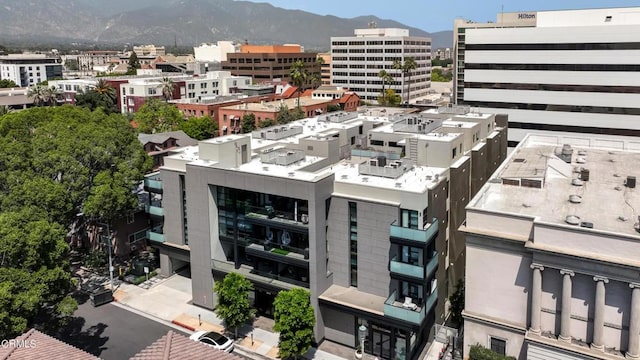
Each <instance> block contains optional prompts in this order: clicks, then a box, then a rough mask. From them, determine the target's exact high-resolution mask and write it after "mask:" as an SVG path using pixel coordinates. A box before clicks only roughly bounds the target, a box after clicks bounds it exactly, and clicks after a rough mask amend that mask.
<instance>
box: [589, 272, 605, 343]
mask: <svg viewBox="0 0 640 360" xmlns="http://www.w3.org/2000/svg"><path fill="white" fill-rule="evenodd" d="M593 281H595V282H596V298H595V302H594V306H595V311H594V314H593V341H592V342H591V347H592V348H594V349H597V350H600V351H603V350H604V343H603V340H604V339H603V334H604V299H605V287H604V285H605V284H607V283H608V282H609V279H607V278H605V277H602V276H594V277H593Z"/></svg>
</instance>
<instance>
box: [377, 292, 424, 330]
mask: <svg viewBox="0 0 640 360" xmlns="http://www.w3.org/2000/svg"><path fill="white" fill-rule="evenodd" d="M396 294H397V292H396V291H394V292H393V294H391V296H389V297H388V298H387V300H386V301H385V302H384V316H389V317H392V318H395V319H399V320H404V321H406V322H410V323H412V324H416V325H420V324H422V322H423V321H424V319H425V315H426V311H425V307H424V306H423V307H421V308H419V307H417V306H416V307H415V309H411V308H408V307H404V306H403V302H402V301H404V299H402V300H401V301H398V299H397V296H396Z"/></svg>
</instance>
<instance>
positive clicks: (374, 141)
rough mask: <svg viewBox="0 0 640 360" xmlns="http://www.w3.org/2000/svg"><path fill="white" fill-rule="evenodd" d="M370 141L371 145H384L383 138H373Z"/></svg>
mask: <svg viewBox="0 0 640 360" xmlns="http://www.w3.org/2000/svg"><path fill="white" fill-rule="evenodd" d="M369 143H370V144H371V146H384V141H382V140H371V141H369Z"/></svg>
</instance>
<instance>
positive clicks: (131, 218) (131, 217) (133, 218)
mask: <svg viewBox="0 0 640 360" xmlns="http://www.w3.org/2000/svg"><path fill="white" fill-rule="evenodd" d="M135 221H136V216H135V214H134V213H132V212H130V213H128V214H127V224H133V223H134V222H135Z"/></svg>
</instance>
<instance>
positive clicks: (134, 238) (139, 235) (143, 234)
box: [129, 229, 147, 245]
mask: <svg viewBox="0 0 640 360" xmlns="http://www.w3.org/2000/svg"><path fill="white" fill-rule="evenodd" d="M146 238H147V229H144V230H140V231H138V232H136V233H133V234H130V235H129V245H132V244H134V243H136V242H138V241H140V240H144V239H146Z"/></svg>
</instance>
